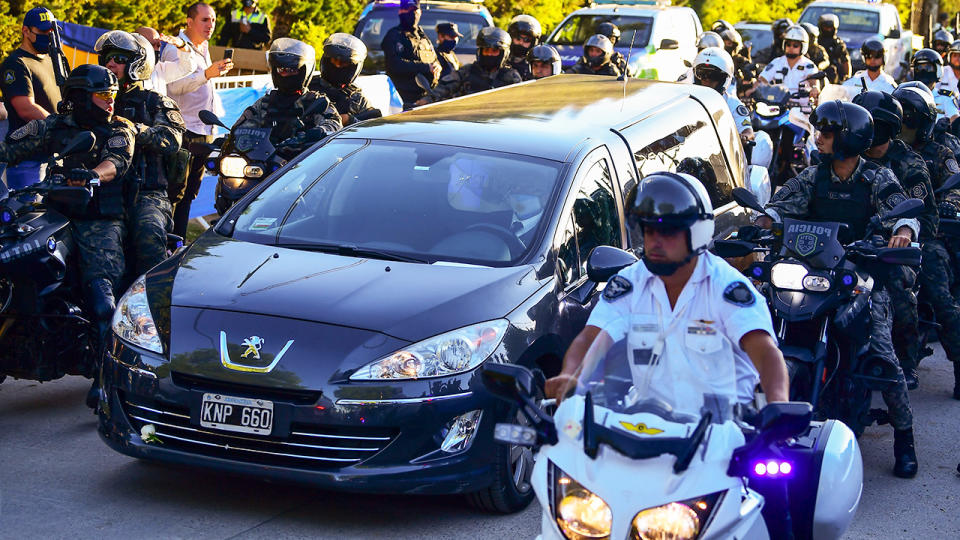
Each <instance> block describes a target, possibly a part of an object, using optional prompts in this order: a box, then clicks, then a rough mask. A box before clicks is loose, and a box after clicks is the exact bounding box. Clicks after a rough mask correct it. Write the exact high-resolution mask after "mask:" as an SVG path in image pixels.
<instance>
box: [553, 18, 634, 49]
mask: <svg viewBox="0 0 960 540" xmlns="http://www.w3.org/2000/svg"><path fill="white" fill-rule="evenodd" d="M605 22H612V23H613V24H615V25H617V28H619V29H620V40H619V41H617V46H618V47H624V48H625V47H629V46H630V44H631V43H633V48H635V49H639V48H642V47H646V46H647V42H648V41H650V30H651V29H652V28H653V19H652V18H651V17H631V16H624V15H576V16H573V17H570V18H569V19H567V20H566V21H565V22H564V23H563V26H561V27H560V28H559V29H558V30H557V31H556V32H555V33H554V34H553V36H552V37H551V38H550V40H549V41H548V43H550V44H551V45H583V42H585V41H586V40H587V39H589V38H590V36H593V35H594V34H596V33H597V27H598V26H600V25H601V24H602V23H605Z"/></svg>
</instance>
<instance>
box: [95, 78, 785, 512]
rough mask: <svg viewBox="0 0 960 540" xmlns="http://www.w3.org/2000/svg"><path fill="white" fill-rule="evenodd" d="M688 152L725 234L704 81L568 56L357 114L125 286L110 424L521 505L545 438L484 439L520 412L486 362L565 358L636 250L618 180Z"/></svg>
mask: <svg viewBox="0 0 960 540" xmlns="http://www.w3.org/2000/svg"><path fill="white" fill-rule="evenodd" d="M687 157H696V158H700V159H702V160H703V163H705V164H707V165H708V166H709V167H710V168H711V169H712V170H713V171H714V174H715V176H716V179H715V181H714V182H711V183H710V185H709V186H708V188H709V191H710V193H711V195H712V196H713V197H714V198H715V200H714V206H715V208H716V209H717V210H716V213H717V230H718V233H719V234H721V235H723V236H727V235H728V234H729V233H730V232H731V231H733V230H735V229H736V228H737V227H738V226H739V225H741V224H743V223H745V220H746V216H745V214H743V210H742V209H741V208H740V207H739V206H738V205H737V204H736V203H734V202H733V201H732V199H731V196H730V193H731V191H732V189H733V188H734V187H737V186H741V185H744V181H743V176H744V174H745V173H744V170H745V163H744V157H743V151H742V148H741V147H740V143H739V137H738V135H737V131H736V128H735V126H734V123H733V121H732V119H731V118H730V114H729V110H728V109H727V106H726V103H725V102H724V101H723V99H722V98H721V96H720V95H719V94H718V93H717V92H715V91H713V90H711V89H706V88H702V87H698V86H693V85H680V84H674V83H657V82H650V81H640V80H635V79H631V80H629V81H627V82H626V86H625V83H624V82H622V81H617V80H615V79H613V78H612V77H611V78H608V77H595V76H589V75H560V76H556V77H550V78H547V79H544V80H540V81H536V82H531V83H525V84H519V85H515V86H511V87H507V88H505V89H502V90H498V91H493V92H485V93H480V94H475V95H471V96H467V97H465V98H460V99H455V100H451V101H447V102H443V103H439V104H436V105H432V106H428V107H423V108H420V109H416V110H414V111H410V112H406V113H402V114H399V115H395V116H391V117H386V118H383V119H379V120H374V121H370V122H366V123H362V124H359V125H356V126H351V127H349V128H346V129H344V130H343V131H341V132H339V133H338V134H336V135H335V136H333V137H330V138H329V139H328V140H326V141H325V142H324V143H322V144H321V145H319V146H317V147H315V148H313V149H312V150H311V151H308V152H306V153H305V155H302V156H301V157H300V158H298V159H297V160H295V161H294V162H292V163H290V164H288V165H287V166H285V167H284V168H283V169H281V170H280V171H278V172H277V173H276V174H274V175H273V176H272V177H270V178H269V179H267V180H265V181H264V182H263V183H261V184H260V185H259V186H257V187H256V188H254V190H253V191H251V192H250V193H249V194H248V195H247V196H246V197H245V198H243V199H241V200H240V201H239V202H238V203H237V204H235V205H234V206H233V207H232V208H231V209H230V210H229V211H228V212H227V214H226V215H224V217H223V218H222V219H221V220H220V222H219V223H218V224H217V226H216V227H214V228H213V229H211V230H208V231H207V232H206V233H204V234H203V235H201V236H200V237H199V238H198V239H197V240H196V241H195V242H194V243H193V244H192V245H190V246H189V247H187V248H185V249H183V250H181V251H180V252H178V253H177V254H175V255H174V256H173V257H171V258H170V259H168V260H167V261H165V262H164V263H162V264H160V265H159V266H157V267H156V268H154V269H153V270H151V271H150V272H149V273H147V274H146V275H145V276H144V277H142V278H140V279H139V280H138V281H137V282H136V283H135V284H134V285H133V286H132V287H131V288H130V290H129V291H127V293H126V294H125V295H124V296H123V298H122V299H121V300H120V302H119V304H118V309H117V312H116V314H115V316H114V321H113V335H112V337H111V342H110V343H109V344H108V345H109V346H108V348H107V352H106V354H105V356H104V362H103V370H102V375H103V376H102V378H101V401H100V406H99V418H100V422H99V432H100V434H101V436H102V438H103V439H104V441H106V443H107V444H108V445H110V446H111V447H112V448H114V449H115V450H117V451H119V452H122V453H124V454H127V455H131V456H135V457H139V458H145V459H152V460H158V461H166V462H172V463H185V464H194V465H200V466H204V467H209V468H213V469H219V470H222V471H229V472H237V473H245V474H251V475H258V476H262V477H267V478H271V479H279V480H285V481H296V482H307V483H312V484H315V485H319V486H324V487H327V488H332V489H338V490H355V491H370V492H393V493H465V494H469V498H470V500H471V501H473V503H474V504H476V505H478V506H480V507H482V508H486V509H490V510H496V511H501V512H511V511H516V510H519V509H520V508H523V507H524V506H525V505H526V504H528V503H529V501H530V500H531V499H532V498H533V493H532V490H531V488H530V484H529V481H528V479H529V472H530V467H531V459H532V454H531V453H530V452H528V451H524V450H522V449H521V448H519V447H518V448H513V449H510V448H507V447H504V446H500V445H497V444H495V443H494V441H493V437H492V430H493V426H494V424H495V423H496V422H497V421H503V420H505V419H506V418H508V417H513V416H514V415H516V412H515V411H509V410H507V409H505V408H504V407H503V406H501V405H500V403H502V402H499V401H498V400H496V399H494V398H493V397H492V396H491V395H490V394H488V393H487V391H485V390H484V387H483V385H482V384H481V382H480V379H479V376H478V374H477V371H478V370H477V367H478V366H480V365H481V364H482V363H483V362H510V363H518V364H522V365H524V366H527V367H529V368H531V369H532V370H535V372H538V373H541V374H542V375H543V376H544V377H549V376H552V375H554V374H556V373H557V372H558V371H559V369H560V365H561V359H562V357H563V354H564V351H565V350H566V348H567V346H568V345H569V343H570V342H571V340H572V338H573V337H574V336H575V335H576V334H577V333H578V332H579V331H580V330H581V329H582V328H583V326H584V324H585V322H586V319H587V315H588V313H589V311H590V308H591V307H592V306H593V305H594V303H595V302H596V300H597V297H598V291H599V290H600V289H601V288H602V287H601V285H600V284H598V283H594V282H591V281H590V280H589V279H588V277H587V273H586V264H587V258H588V254H589V253H590V252H591V251H592V250H593V249H594V248H595V247H597V246H604V245H606V246H615V247H618V248H622V249H629V248H630V247H631V245H632V241H631V239H630V237H629V235H628V234H627V230H626V228H625V226H624V223H623V221H622V220H621V218H620V216H622V214H623V201H624V197H625V195H626V193H627V192H628V191H629V189H630V188H632V187H634V186H635V185H636V183H637V178H638V175H645V174H649V173H650V172H653V171H657V170H675V169H676V166H677V164H678V163H680V161H681V160H683V159H684V158H687ZM748 184H749V185H751V186H754V187H755V191H757V192H758V193H762V192H763V191H764V189H766V193H767V196H769V183H767V184H766V186H765V188H764V187H763V186H762V185H761V184H755V183H753V182H748ZM762 196H763V195H762V194H761V197H762Z"/></svg>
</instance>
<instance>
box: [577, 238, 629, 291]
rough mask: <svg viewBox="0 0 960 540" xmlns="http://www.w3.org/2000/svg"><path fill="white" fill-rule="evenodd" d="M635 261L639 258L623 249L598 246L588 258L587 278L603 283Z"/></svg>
mask: <svg viewBox="0 0 960 540" xmlns="http://www.w3.org/2000/svg"><path fill="white" fill-rule="evenodd" d="M635 262H637V258H636V257H634V256H633V255H632V254H630V253H627V252H626V251H624V250H622V249H617V248H615V247H610V246H597V247H595V248H593V251H591V252H590V257H589V258H587V278H589V279H590V281H592V282H594V283H603V282H606V281H609V280H610V278H612V277H613V276H615V275H617V272H619V271H621V270H623V269H624V268H626V267H628V266H630V265H631V264H633V263H635Z"/></svg>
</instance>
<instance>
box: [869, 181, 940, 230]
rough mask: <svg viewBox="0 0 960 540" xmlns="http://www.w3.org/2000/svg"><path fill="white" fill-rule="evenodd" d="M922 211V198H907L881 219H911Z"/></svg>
mask: <svg viewBox="0 0 960 540" xmlns="http://www.w3.org/2000/svg"><path fill="white" fill-rule="evenodd" d="M944 185H946V182H944ZM922 213H923V201H921V200H920V199H907V200H905V201H903V202H902V203H900V204H898V205H896V206H894V207H893V210H890V211H889V212H887V214H886V215H884V216H883V217H882V218H881V221H887V220H890V219H910V218H915V217H917V216H919V215H920V214H922Z"/></svg>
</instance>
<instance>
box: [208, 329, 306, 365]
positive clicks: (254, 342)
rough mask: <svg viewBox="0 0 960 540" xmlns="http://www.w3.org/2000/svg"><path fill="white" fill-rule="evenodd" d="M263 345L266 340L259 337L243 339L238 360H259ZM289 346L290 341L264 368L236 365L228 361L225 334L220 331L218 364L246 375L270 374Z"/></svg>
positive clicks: (291, 343) (228, 354) (228, 353)
mask: <svg viewBox="0 0 960 540" xmlns="http://www.w3.org/2000/svg"><path fill="white" fill-rule="evenodd" d="M264 343H266V340H265V339H263V338H262V337H260V336H250V337H248V338H244V340H243V343H242V347H243V354H241V355H240V358H241V359H245V358H248V357H249V358H250V359H252V360H260V351H261V350H262V349H263V344H264ZM291 345H293V340H292V339H291V340H290V341H288V342H287V344H286V345H284V346H283V348H282V349H280V352H279V353H277V356H275V357H274V358H273V361H272V362H270V364H268V365H266V366H248V365H244V364H237V363H235V362H233V361H232V360H230V351H229V349H228V347H227V333H226V332H224V331H223V330H221V331H220V363H221V364H223V367H225V368H227V369H232V370H234V371H245V372H247V373H270V372H271V371H273V368H275V367H277V364H279V363H280V359H281V358H283V355H284V354H286V353H287V350H288V349H290V346H291Z"/></svg>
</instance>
